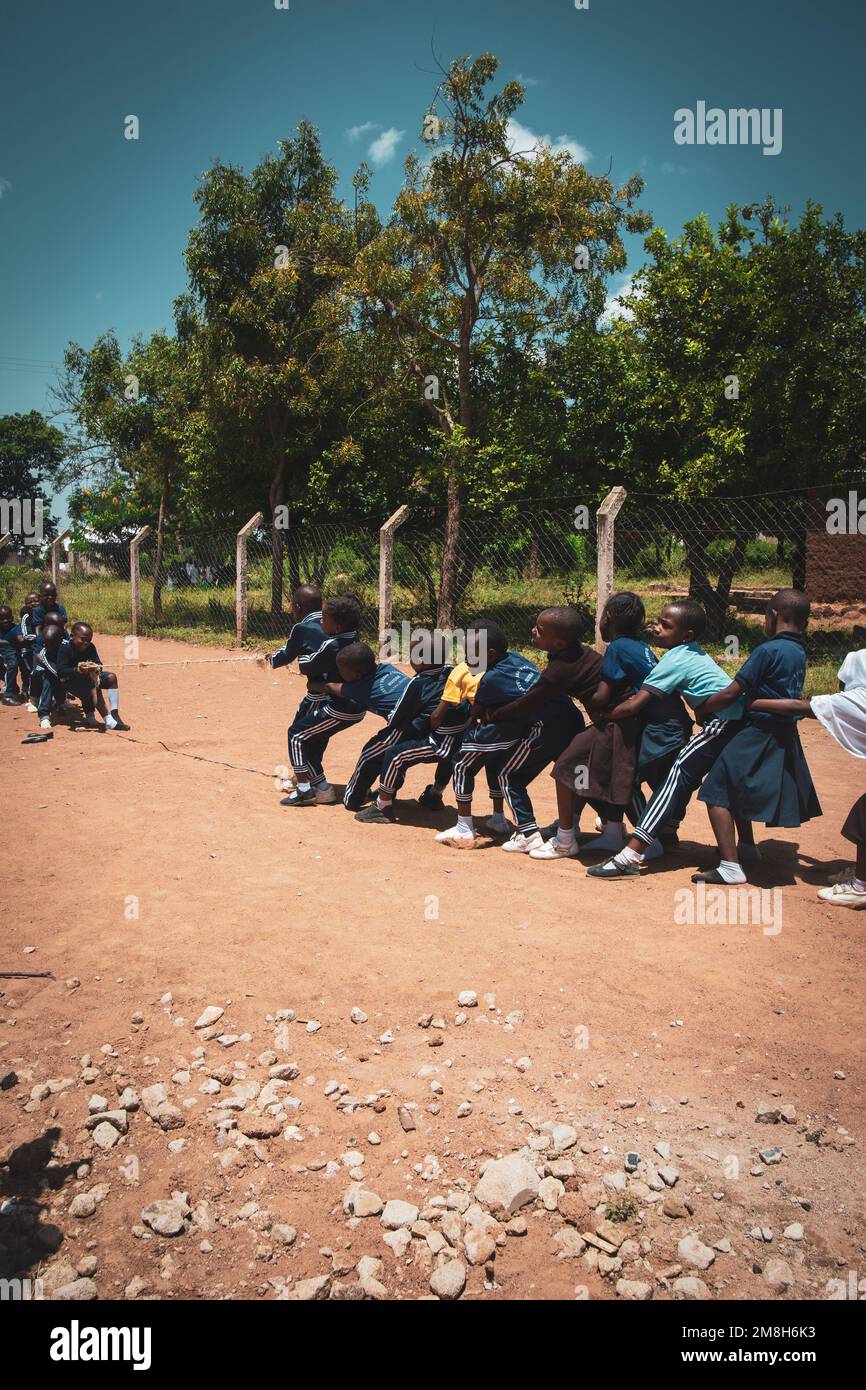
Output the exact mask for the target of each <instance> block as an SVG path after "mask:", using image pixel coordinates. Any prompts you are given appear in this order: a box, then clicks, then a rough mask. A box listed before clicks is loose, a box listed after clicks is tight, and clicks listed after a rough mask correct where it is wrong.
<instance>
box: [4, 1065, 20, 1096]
mask: <svg viewBox="0 0 866 1390" xmlns="http://www.w3.org/2000/svg"><path fill="white" fill-rule="evenodd" d="M17 1081H18V1077H17V1075H16V1073H15V1072H14V1071H13V1070H12V1068H11V1067H0V1091H9V1090H11V1089H12V1087H13V1086H14V1085H15V1084H16V1082H17Z"/></svg>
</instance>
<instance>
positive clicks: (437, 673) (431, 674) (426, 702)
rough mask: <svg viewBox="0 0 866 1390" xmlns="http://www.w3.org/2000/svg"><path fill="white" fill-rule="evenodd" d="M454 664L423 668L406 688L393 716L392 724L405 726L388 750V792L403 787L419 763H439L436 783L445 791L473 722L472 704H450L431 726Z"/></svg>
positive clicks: (384, 783)
mask: <svg viewBox="0 0 866 1390" xmlns="http://www.w3.org/2000/svg"><path fill="white" fill-rule="evenodd" d="M450 674H451V667H450V666H434V667H430V668H429V669H428V670H426V671H419V672H418V674H417V675H416V676H415V677H413V679H412V680H411V681H410V682H409V684H408V685H407V687H406V689H405V690H404V691H403V695H402V697H401V700H400V703H399V704H398V706H397V708H396V709H395V711H394V713H393V715H392V716H391V725H392V727H400V728H401V729H402V737H401V739H400V741H399V742H398V743H396V744H394V745H392V746H391V747H389V748H388V750H387V751H386V753H385V756H384V758H383V759H382V767H381V771H380V776H379V785H380V786H381V787H382V788H383V789H384V790H385V791H388V792H392V793H396V792H398V791H399V790H400V788H401V787H402V785H403V782H404V780H405V777H406V773H407V772H408V770H409V768H410V767H411V766H413V765H414V764H415V763H434V762H435V763H436V764H437V768H436V778H435V782H436V786H437V787H438V788H439V790H440V791H443V790H444V789H445V787H447V786H448V783H449V782H450V780H451V773H452V770H453V760H454V754H455V752H456V751H457V749H458V747H459V746H460V740H461V738H462V735H463V734H465V732H466V730H467V729H468V728H469V724H470V722H471V721H470V711H469V705H468V703H467V702H466V701H465V700H464V701H463V702H462V704H459V705H450V706H449V707H448V712H447V713H446V715H445V718H444V719H443V721H442V723H441V724H440V726H439V728H438V729H434V730H431V728H430V715H431V714H432V713H433V711H434V709H436V707H437V705H438V704H439V703H440V701H441V699H442V692H443V690H444V689H445V683H446V681H447V679H448V677H449V675H450Z"/></svg>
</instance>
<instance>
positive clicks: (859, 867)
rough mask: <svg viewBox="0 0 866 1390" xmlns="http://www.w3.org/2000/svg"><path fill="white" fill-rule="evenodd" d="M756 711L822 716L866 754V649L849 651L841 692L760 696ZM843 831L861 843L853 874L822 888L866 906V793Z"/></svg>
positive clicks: (841, 901)
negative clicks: (799, 696) (774, 697)
mask: <svg viewBox="0 0 866 1390" xmlns="http://www.w3.org/2000/svg"><path fill="white" fill-rule="evenodd" d="M750 708H751V710H752V712H753V713H761V712H764V713H767V714H772V715H777V716H782V715H787V716H788V718H791V717H792V716H793V717H794V718H797V717H798V716H803V717H804V718H807V719H808V718H812V719H819V720H820V721H821V723H822V724H823V725H824V728H825V729H826V730H827V732H828V734H830V736H831V737H832V738H834V739H835V740H836V742H837V743H838V744H839V746H840V747H841V748H844V749H845V750H846V752H848V753H851V754H853V756H854V757H855V758H866V651H864V650H861V651H857V652H849V653H848V655H847V656H846V658H845V660H844V661H843V662H842V665H841V666H840V667H839V692H838V693H837V694H835V695H813V696H812V699H811V701H809V700H766V699H763V698H758V699H756V700H755V701H754V702H753V703H752V704H751V706H750ZM842 834H843V835H844V837H845V839H846V840H850V841H851V842H852V844H854V845H856V847H857V856H856V861H855V864H854V875H853V878H851V879H847V878H846V880H845V881H844V882H842V883H833V884H831V885H830V886H829V887H828V888H819V889H818V897H819V898H821V899H822V900H823V901H824V902H828V903H832V904H833V906H834V907H851V908H855V909H858V908H866V794H864V795H863V796H861V797H859V798H858V800H857V801H855V802H854V805H853V806H852V807H851V810H850V811H849V812H848V815H847V818H846V820H845V824H844V825H843V826H842Z"/></svg>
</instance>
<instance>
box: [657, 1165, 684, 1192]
mask: <svg viewBox="0 0 866 1390" xmlns="http://www.w3.org/2000/svg"><path fill="white" fill-rule="evenodd" d="M659 1177H660V1178H661V1180H662V1182H663V1183H664V1185H665V1187H675V1186H676V1184H677V1183H678V1182H679V1180H680V1175H679V1173H678V1172H677V1170H676V1168H672V1167H670V1165H668V1166H667V1167H665V1168H659Z"/></svg>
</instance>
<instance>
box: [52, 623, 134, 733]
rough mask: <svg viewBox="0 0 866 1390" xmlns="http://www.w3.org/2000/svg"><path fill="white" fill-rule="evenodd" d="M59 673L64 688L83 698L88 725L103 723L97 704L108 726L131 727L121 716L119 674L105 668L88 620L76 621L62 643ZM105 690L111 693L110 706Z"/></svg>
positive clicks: (94, 725)
mask: <svg viewBox="0 0 866 1390" xmlns="http://www.w3.org/2000/svg"><path fill="white" fill-rule="evenodd" d="M57 676H58V678H59V680H60V684H61V686H62V688H63V690H64V691H65V692H66V693H67V694H69V695H76V696H77V697H78V699H79V700H80V701H81V707H82V709H83V710H84V722H85V724H86V725H87V727H88V729H99V728H101V727H102V726H101V725H100V724H99V721H98V720H97V718H96V715H95V714H94V712H93V711H94V705H95V706H96V708H97V709H98V710H99V713H100V714H101V715H102V717H103V720H104V721H105V728H106V729H123V730H128V729H129V725H128V724H125V723H124V722H123V720H122V719H121V717H120V709H119V702H120V695H119V692H118V689H117V676H116V675H115V674H114V672H113V671H104V670H103V669H102V662H101V661H100V659H99V653H98V651H97V650H96V647H95V646H94V645H93V628H92V627H91V626H90V624H89V623H73V624H72V630H71V632H70V634H69V637H68V638H66V639H64V641H62V642H61V643H60V649H59V651H58V654H57ZM103 691H106V692H107V694H108V709H106V707H105V700H104V698H103V694H102V692H103Z"/></svg>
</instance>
